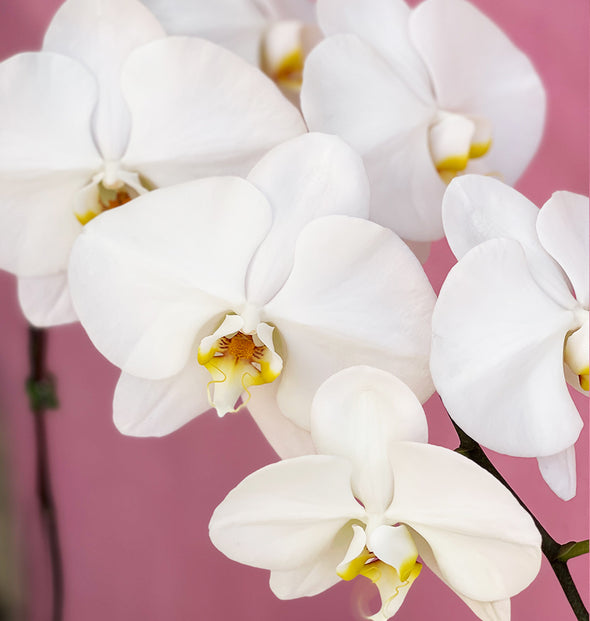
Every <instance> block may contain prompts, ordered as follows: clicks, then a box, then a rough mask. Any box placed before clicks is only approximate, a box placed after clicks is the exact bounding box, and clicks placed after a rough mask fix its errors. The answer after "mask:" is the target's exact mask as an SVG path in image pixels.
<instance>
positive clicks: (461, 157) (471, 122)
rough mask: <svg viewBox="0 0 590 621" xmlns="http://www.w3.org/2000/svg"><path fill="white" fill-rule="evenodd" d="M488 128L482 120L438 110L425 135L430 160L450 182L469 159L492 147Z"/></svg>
mask: <svg viewBox="0 0 590 621" xmlns="http://www.w3.org/2000/svg"><path fill="white" fill-rule="evenodd" d="M491 131H492V128H491V125H490V123H489V121H487V120H486V119H484V118H480V117H475V116H469V115H462V114H457V113H454V112H444V111H440V112H439V113H438V115H437V118H436V120H435V122H434V123H433V124H432V125H431V127H430V130H429V135H428V141H429V149H430V154H431V157H432V161H433V163H434V166H435V168H436V171H437V172H438V174H439V176H440V177H441V179H442V180H443V181H444V182H445V183H449V182H450V181H451V180H452V179H453V178H454V177H455V176H457V174H460V173H461V172H463V171H464V170H465V169H466V168H467V167H468V165H469V162H470V160H472V159H476V158H479V157H483V156H484V155H485V154H486V153H487V152H488V151H489V150H490V147H491V146H492V135H491Z"/></svg>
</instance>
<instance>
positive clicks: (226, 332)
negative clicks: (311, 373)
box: [197, 309, 283, 417]
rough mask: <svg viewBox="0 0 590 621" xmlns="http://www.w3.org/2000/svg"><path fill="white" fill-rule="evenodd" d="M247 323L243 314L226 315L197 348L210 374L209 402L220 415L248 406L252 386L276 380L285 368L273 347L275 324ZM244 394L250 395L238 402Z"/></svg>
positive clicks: (199, 358)
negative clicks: (252, 327) (252, 324)
mask: <svg viewBox="0 0 590 621" xmlns="http://www.w3.org/2000/svg"><path fill="white" fill-rule="evenodd" d="M250 311H252V309H250ZM252 314H253V313H252V312H250V313H246V318H247V319H249V320H252ZM246 325H247V324H246V322H245V320H244V317H242V316H241V315H234V314H229V315H226V317H225V319H224V320H223V322H222V324H221V325H220V326H219V328H218V329H217V330H216V331H215V332H214V333H213V334H211V335H210V336H207V337H205V338H204V339H202V340H201V343H200V345H199V348H198V353H197V361H198V362H199V364H201V365H202V366H204V367H205V368H206V369H207V370H208V371H209V373H210V374H211V380H210V381H209V383H208V384H207V395H208V398H209V403H210V405H211V406H212V407H214V408H215V409H216V410H217V413H218V415H219V416H220V417H222V416H224V415H225V414H227V413H228V412H237V411H239V410H241V409H242V408H244V407H246V405H247V404H248V401H249V399H250V396H251V393H250V388H251V387H252V386H258V385H261V384H269V383H271V382H273V381H274V380H275V379H277V377H278V376H279V375H280V374H281V371H282V369H283V361H282V359H281V357H280V356H279V355H278V354H277V353H276V352H275V350H274V345H273V340H272V334H273V330H274V328H273V327H272V326H269V325H268V324H265V323H259V324H258V325H257V326H256V327H255V329H254V330H248V329H247V328H246ZM244 394H246V395H247V397H246V398H245V399H244V400H243V401H242V403H240V404H239V405H236V404H237V402H238V400H239V399H240V397H241V396H243V395H244Z"/></svg>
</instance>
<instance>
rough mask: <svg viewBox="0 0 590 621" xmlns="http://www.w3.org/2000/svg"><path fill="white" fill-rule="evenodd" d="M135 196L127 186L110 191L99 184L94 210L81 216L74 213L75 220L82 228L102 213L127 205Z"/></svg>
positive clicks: (135, 193)
mask: <svg viewBox="0 0 590 621" xmlns="http://www.w3.org/2000/svg"><path fill="white" fill-rule="evenodd" d="M136 196H138V193H137V192H135V191H134V190H133V189H131V188H129V187H127V186H123V187H122V188H120V189H111V188H107V187H105V186H104V185H103V183H102V182H100V183H99V184H98V200H97V203H96V210H91V209H89V210H88V211H86V212H84V213H82V214H80V213H76V214H75V215H76V218H77V219H78V222H79V223H80V224H81V225H82V226H84V225H85V224H88V223H89V222H90V221H91V220H92V219H93V218H96V216H98V215H99V214H100V213H102V212H103V211H108V210H109V209H115V207H120V206H121V205H124V204H125V203H128V202H129V201H130V200H132V199H133V198H135V197H136Z"/></svg>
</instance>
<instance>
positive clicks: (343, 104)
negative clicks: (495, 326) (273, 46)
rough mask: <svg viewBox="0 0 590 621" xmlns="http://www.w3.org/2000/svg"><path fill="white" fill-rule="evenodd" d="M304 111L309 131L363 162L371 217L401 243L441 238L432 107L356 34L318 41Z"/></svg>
mask: <svg viewBox="0 0 590 621" xmlns="http://www.w3.org/2000/svg"><path fill="white" fill-rule="evenodd" d="M301 106H302V110H303V113H304V116H305V119H306V121H307V123H308V125H309V128H310V129H311V130H314V131H316V130H317V131H324V132H327V133H332V134H337V135H338V136H340V137H341V138H343V139H344V140H346V142H348V143H349V144H350V145H351V146H352V147H354V148H355V149H356V150H357V151H358V152H359V153H360V154H361V155H362V157H363V161H364V163H365V167H366V169H367V174H368V176H369V181H370V184H371V215H370V218H371V219H372V220H374V221H375V222H378V223H379V224H382V225H384V226H387V227H389V228H391V229H393V230H394V231H396V233H398V234H399V235H400V236H402V237H403V238H404V239H411V240H415V241H430V240H433V239H438V238H440V237H442V235H443V232H442V222H441V216H440V200H441V197H442V194H443V192H444V188H445V186H444V183H443V182H442V180H441V179H440V177H439V175H438V173H437V171H436V169H435V167H434V164H433V162H432V157H431V155H430V151H429V148H428V126H429V124H430V122H431V121H432V120H433V119H434V117H435V114H436V110H435V109H434V108H433V106H432V105H430V104H425V103H423V102H422V101H421V100H420V99H419V98H418V96H417V95H416V94H415V93H414V92H413V91H412V90H411V89H409V88H408V87H407V86H406V84H405V83H404V82H403V81H402V80H401V78H400V77H399V76H398V75H397V74H396V73H395V71H394V70H393V69H392V68H391V67H390V66H389V65H388V64H387V62H386V61H385V60H384V59H383V58H382V57H381V56H380V55H379V54H377V53H376V52H375V51H373V50H372V49H371V48H370V47H369V46H368V45H366V44H365V43H363V42H361V41H360V40H359V39H358V38H357V37H355V36H354V35H335V36H333V37H330V38H329V39H326V40H325V41H323V42H321V43H320V44H319V45H318V46H317V47H316V48H315V49H314V50H313V51H312V52H311V54H310V55H309V56H308V58H307V60H306V63H305V70H304V76H303V87H302V91H301Z"/></svg>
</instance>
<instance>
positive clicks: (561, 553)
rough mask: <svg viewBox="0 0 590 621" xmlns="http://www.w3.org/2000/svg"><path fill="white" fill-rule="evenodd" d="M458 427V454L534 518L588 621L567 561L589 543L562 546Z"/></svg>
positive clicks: (575, 606)
mask: <svg viewBox="0 0 590 621" xmlns="http://www.w3.org/2000/svg"><path fill="white" fill-rule="evenodd" d="M451 422H452V423H453V426H454V427H455V431H456V432H457V435H458V436H459V448H457V449H455V450H456V451H457V453H461V455H464V456H465V457H467V458H468V459H470V460H471V461H473V462H475V463H476V464H477V465H478V466H481V467H482V468H483V469H484V470H487V471H488V472H489V473H490V474H491V475H493V476H494V477H496V479H498V481H500V483H502V485H504V486H505V487H506V488H507V489H508V490H510V492H511V494H512V495H513V496H514V498H516V500H517V501H518V503H519V504H520V506H521V507H522V508H523V509H524V510H525V511H526V512H527V513H528V514H529V515H530V516H531V518H532V519H533V522H534V523H535V526H536V527H537V529H538V531H539V532H540V533H541V550H542V551H543V554H544V555H545V557H546V558H547V560H548V561H549V563H550V564H551V568H552V569H553V572H554V573H555V575H556V576H557V579H558V580H559V584H560V585H561V588H562V589H563V592H564V593H565V596H566V597H567V601H568V602H569V604H570V606H571V607H572V610H573V611H574V614H575V615H576V619H578V621H588V611H587V610H586V607H585V606H584V602H583V601H582V598H581V597H580V593H579V592H578V589H577V588H576V585H575V584H574V581H573V578H572V576H571V574H570V570H569V569H568V566H567V561H568V560H569V559H570V558H574V556H579V555H580V554H585V553H587V552H588V541H587V540H586V541H570V542H569V543H566V544H563V545H562V544H560V543H558V542H557V541H555V539H553V537H551V535H550V534H549V533H548V532H547V531H546V530H545V528H543V525H542V524H541V523H540V522H539V520H538V519H537V518H536V517H535V516H534V515H533V514H532V513H531V511H530V509H529V508H528V507H527V506H526V505H525V504H524V502H523V501H522V500H521V499H520V498H519V496H518V494H517V493H516V492H515V491H514V490H513V489H512V488H511V487H510V485H508V483H507V481H506V479H504V477H503V476H502V475H501V474H500V473H499V472H498V470H497V469H496V467H495V466H494V464H492V462H491V461H490V460H489V458H488V456H487V455H486V454H485V453H484V451H483V449H482V448H481V446H480V445H479V444H478V443H477V442H476V441H475V440H474V439H473V438H471V437H470V436H468V435H467V434H466V433H465V432H464V431H463V430H462V429H461V428H460V427H459V426H458V425H456V424H455V422H454V421H451Z"/></svg>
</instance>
